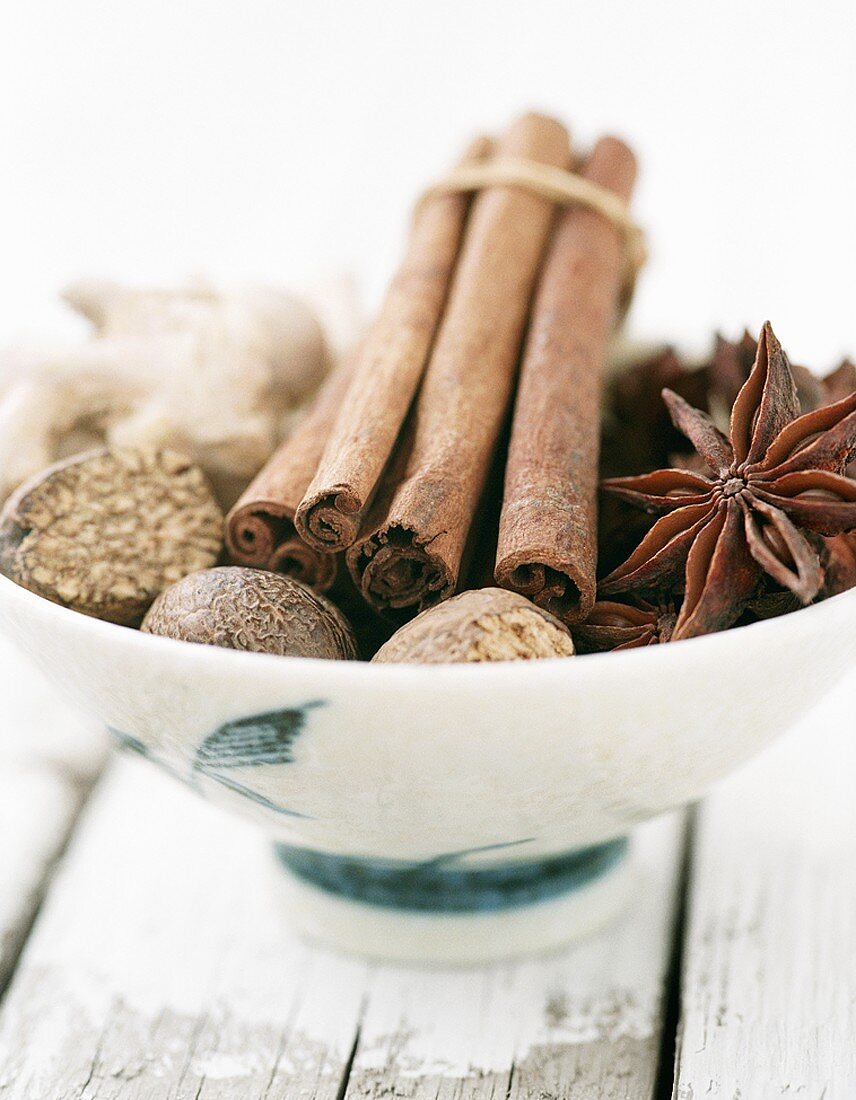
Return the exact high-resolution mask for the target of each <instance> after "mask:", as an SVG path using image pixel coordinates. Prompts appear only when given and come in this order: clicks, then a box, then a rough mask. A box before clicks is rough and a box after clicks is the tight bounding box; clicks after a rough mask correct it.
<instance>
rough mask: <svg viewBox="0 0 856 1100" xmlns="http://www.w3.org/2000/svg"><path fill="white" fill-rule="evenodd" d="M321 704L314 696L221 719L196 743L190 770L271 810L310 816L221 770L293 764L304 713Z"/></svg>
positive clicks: (297, 815)
mask: <svg viewBox="0 0 856 1100" xmlns="http://www.w3.org/2000/svg"><path fill="white" fill-rule="evenodd" d="M324 705H325V703H324V701H323V700H320V699H314V700H312V701H311V702H309V703H304V704H303V706H300V707H287V708H285V709H283V710H269V711H264V712H263V713H261V714H251V715H248V716H247V717H246V718H236V719H234V720H233V721H231V722H224V723H223V725H222V726H218V727H217V729H216V730H214V732H213V733H211V734H209V735H208V737H206V738H205V740H204V741H203V742H202V744H201V745H200V746H199V749H198V750H197V752H196V757H195V759H194V761H193V774H194V775H196V774H199V775H204V776H207V777H208V778H209V779H213V780H214V782H215V783H219V784H221V785H222V786H223V787H227V788H228V789H229V790H230V791H234V792H235V793H236V794H240V795H242V796H243V797H244V798H248V799H250V801H252V802H255V804H256V805H257V806H262V807H264V809H266V810H271V811H272V812H273V813H276V814H284V815H285V816H287V817H300V818H306V819H308V820H311V818H310V817H309V815H308V814H302V813H298V812H297V810H289V809H288V808H287V807H285V806H280V805H279V804H278V803H276V802H274V801H272V800H271V799H270V798H267V797H266V796H265V795H263V794H261V793H260V792H259V791H256V790H253V789H252V788H251V787H248V786H246V785H245V784H244V783H241V782H240V781H239V780H237V779H235V778H234V776H231V775H228V774H224V772H228V771H229V769H231V768H256V767H261V766H263V765H265V764H267V765H276V764H293V763H294V755H293V749H294V742H295V741H296V740H297V738H298V736H299V735H300V733H301V732H302V731H303V728H304V726H305V725H306V716H307V713H308V712H309V711H310V710H313V709H314V708H315V707H323V706H324Z"/></svg>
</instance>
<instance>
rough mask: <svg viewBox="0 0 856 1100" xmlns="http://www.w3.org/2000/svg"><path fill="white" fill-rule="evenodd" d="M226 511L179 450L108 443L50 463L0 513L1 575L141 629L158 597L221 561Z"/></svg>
mask: <svg viewBox="0 0 856 1100" xmlns="http://www.w3.org/2000/svg"><path fill="white" fill-rule="evenodd" d="M222 547H223V514H222V512H221V510H220V508H219V506H218V504H217V502H216V501H215V500H214V496H213V494H212V492H211V489H210V488H209V486H208V483H207V481H206V480H205V475H204V474H203V473H202V471H201V470H200V469H199V467H198V466H194V465H193V463H191V462H190V461H189V459H186V458H184V457H183V456H182V455H179V454H176V453H175V452H173V451H144V450H136V449H125V448H103V449H100V450H97V451H89V452H87V453H85V454H81V455H76V456H75V457H73V458H69V459H66V460H64V461H62V462H58V463H56V465H54V466H50V467H49V468H48V469H47V470H44V471H42V473H40V474H37V475H36V476H35V477H33V478H31V479H30V480H29V481H27V482H25V483H24V484H23V485H21V486H20V488H18V489H17V490H16V491H15V492H14V493H13V494H12V496H11V497H10V498H9V499H8V500H7V501H6V504H5V506H4V508H3V511H2V513H0V572H3V573H4V574H5V575H6V576H7V577H9V578H10V579H11V580H13V581H16V582H17V583H18V584H20V585H23V587H24V588H29V589H30V590H31V591H32V592H36V593H38V595H40V596H44V597H45V598H46V599H48V600H52V601H53V602H54V603H59V604H64V605H65V606H66V607H70V608H73V609H74V610H75V611H81V612H83V613H84V614H85V615H92V616H93V617H95V618H97V619H107V620H109V621H110V622H114V623H120V624H122V625H124V626H138V625H139V623H140V620H141V619H142V617H143V615H144V614H145V612H146V609H147V608H148V607H149V606H150V604H151V602H152V600H153V599H154V598H155V596H157V594H158V593H159V592H161V591H162V590H163V589H164V588H166V586H167V585H169V584H172V583H173V582H174V581H177V580H179V579H180V578H181V577H183V576H185V574H187V573H192V572H193V571H194V570H197V569H204V568H206V567H207V566H209V565H214V563H215V562H216V561H217V559H218V557H219V556H220V553H221V551H222Z"/></svg>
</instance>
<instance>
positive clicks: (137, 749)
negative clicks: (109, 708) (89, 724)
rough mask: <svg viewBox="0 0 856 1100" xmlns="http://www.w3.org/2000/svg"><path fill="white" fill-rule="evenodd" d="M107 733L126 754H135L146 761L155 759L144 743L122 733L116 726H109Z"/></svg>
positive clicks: (128, 734)
mask: <svg viewBox="0 0 856 1100" xmlns="http://www.w3.org/2000/svg"><path fill="white" fill-rule="evenodd" d="M107 732H108V733H109V734H110V735H111V736H112V737H114V738H115V739H116V740H117V741H118V742H119V748H120V749H124V750H125V752H132V753H135V754H136V755H137V756H142V757H144V758H145V759H146V760H151V759H153V757H152V754H151V753H150V752H149V750H148V748H147V747H146V746H145V745H144V744H143V742H142V741H140V740H138V739H137V738H136V737H132V736H131V735H130V733H122V731H121V730H117V729H116V728H115V726H108V727H107Z"/></svg>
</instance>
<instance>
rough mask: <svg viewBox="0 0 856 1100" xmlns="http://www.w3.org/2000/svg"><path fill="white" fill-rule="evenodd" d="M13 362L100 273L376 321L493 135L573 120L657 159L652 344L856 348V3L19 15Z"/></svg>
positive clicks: (820, 359) (315, 3) (589, 134)
mask: <svg viewBox="0 0 856 1100" xmlns="http://www.w3.org/2000/svg"><path fill="white" fill-rule="evenodd" d="M0 13H2V14H0V157H1V158H2V168H0V344H2V343H7V342H8V341H9V340H10V339H12V338H13V337H15V336H16V334H18V333H21V332H27V333H29V334H31V335H32V334H36V335H38V334H39V333H40V332H43V331H46V330H51V331H53V330H55V329H57V328H59V327H61V326H63V325H65V326H68V325H69V322H68V320H67V319H65V318H64V315H63V312H62V310H61V309H60V307H59V306H58V305H57V303H56V292H57V290H58V288H59V287H60V286H61V285H62V284H63V283H64V282H66V281H67V280H69V279H71V278H73V277H76V276H79V275H103V276H115V277H119V278H121V279H124V280H129V281H137V282H143V283H152V282H165V281H173V280H177V279H180V278H182V277H184V276H186V275H188V274H191V275H192V274H203V275H204V274H207V275H212V276H214V277H216V278H218V279H221V280H224V281H234V280H241V279H245V278H257V279H259V278H260V279H265V280H271V281H274V282H277V283H286V284H292V285H297V286H299V285H300V284H302V283H305V282H307V281H308V280H311V279H313V278H315V277H316V276H318V275H319V274H324V273H325V272H329V271H331V270H335V269H341V268H342V267H345V268H352V269H354V270H355V271H356V272H357V273H358V274H359V275H360V277H361V279H362V281H363V285H364V287H365V288H366V293H367V297H368V299H369V300H371V299H372V298H373V297H374V296H376V295H377V293H378V292H379V289H380V288H381V287H382V285H383V281H384V279H385V277H386V276H387V275H388V273H389V271H390V268H391V265H392V263H393V261H394V259H395V256H396V253H397V250H398V247H399V244H400V241H401V235H402V232H403V230H404V227H405V225H406V218H407V211H408V208H409V205H410V203H411V201H412V200H413V198H414V197H415V195H416V194H417V192H418V191H419V189H420V187H421V186H423V185H424V184H425V183H426V182H427V181H428V180H429V179H430V178H431V177H432V176H434V175H436V174H438V173H439V172H440V171H442V169H443V168H444V167H445V166H446V165H448V164H449V162H450V161H451V159H452V158H453V157H454V156H455V154H456V152H457V151H458V150H459V149H460V147H461V146H462V144H463V143H464V142H465V140H466V139H467V138H468V137H469V136H470V135H471V134H472V133H474V132H475V131H477V130H482V129H485V128H498V127H501V126H502V125H504V124H505V123H506V122H507V121H508V120H509V118H510V117H511V116H513V115H514V114H515V113H516V112H519V111H521V110H523V109H525V108H529V107H537V108H541V109H546V110H548V111H553V112H556V113H557V114H559V115H560V116H561V117H562V118H563V119H565V120H566V121H567V122H568V123H569V124H570V126H571V127H572V130H573V134H574V137H575V138H576V139H577V141H578V143H579V144H580V145H582V144H584V143H586V142H589V141H590V140H591V139H592V138H593V137H594V136H596V135H597V134H598V133H601V132H603V131H605V130H614V131H617V132H619V133H620V134H622V135H623V136H625V137H626V138H627V139H628V140H629V141H631V142H632V144H633V145H634V147H635V148H636V150H637V151H638V153H639V156H640V160H641V163H642V172H641V181H640V187H639V191H638V201H637V212H638V216H639V218H640V220H641V221H642V223H643V224H644V225H645V227H646V228H647V229H648V231H649V234H650V242H651V251H652V260H651V263H650V267H649V270H648V272H647V274H646V276H645V278H644V280H643V282H642V285H641V288H640V293H639V296H638V300H637V305H636V308H635V311H634V314H633V318H632V326H633V328H634V329H635V330H636V332H638V333H640V334H643V335H646V336H656V337H660V336H667V337H670V338H673V339H679V340H682V341H688V342H690V343H691V344H693V345H697V346H703V345H704V343H705V342H706V340H707V339H708V336H709V334H710V332H711V331H712V330H713V329H714V328H720V329H722V330H723V331H725V332H727V333H736V332H737V331H738V330H739V329H740V328H741V327H742V326H743V325H744V324H749V325H751V326H753V327H757V326H758V325H759V323H760V322H761V321H762V320H763V319H764V318H765V317H770V318H771V319H772V321H773V324H774V326H775V328H776V329H777V331H778V333H779V335H780V337H781V339H782V340H783V342H784V344H785V346H786V348H787V349H788V350H789V351H790V352H791V354H792V357H793V358H794V359H796V360H800V361H804V362H806V363H808V364H809V365H811V366H813V367H815V368H816V369H818V370H821V371H825V370H827V369H829V368H830V367H831V366H832V365H833V363H834V361H835V360H836V359H837V358H838V357H839V356H840V355H841V353H843V352H845V351H848V350H850V351H854V352H856V259H854V258H856V212H854V203H856V126H854V104H856V75H854V69H856V3H854V2H853V0H823V2H814V3H799V4H788V3H786V2H784V0H778V2H775V3H766V2H764V3H759V2H753V0H742V2H736V0H720V2H718V3H706V4H703V5H702V4H697V3H693V2H690V0H670V2H663V0H660V2H652V0H626V2H615V0H612V2H610V0H585V2H576V0H571V2H569V0H564V2H559V0H490V2H467V0H425V2H422V3H416V2H412V0H358V2H356V0H351V2H348V0H339V2H332V0H302V2H299V3H298V2H291V0H270V2H267V0H243V2H240V3H239V2H235V3H224V2H218V0H205V2H184V0H145V2H141V3H134V4H130V3H125V2H121V0H118V2H117V0H112V2H99V3H95V2H93V0H59V2H56V3H46V2H39V0H17V2H14V3H13V2H12V0H0Z"/></svg>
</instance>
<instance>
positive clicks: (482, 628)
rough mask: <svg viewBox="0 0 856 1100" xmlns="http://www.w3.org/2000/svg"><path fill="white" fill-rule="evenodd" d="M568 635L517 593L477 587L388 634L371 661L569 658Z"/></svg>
mask: <svg viewBox="0 0 856 1100" xmlns="http://www.w3.org/2000/svg"><path fill="white" fill-rule="evenodd" d="M573 653H574V645H573V641H572V640H571V636H570V633H569V631H568V629H567V627H566V626H564V625H563V624H562V623H561V622H559V620H558V619H557V618H555V617H554V616H553V615H551V614H550V613H549V612H547V611H544V610H543V609H542V608H540V607H536V606H535V604H533V603H530V601H529V600H527V599H525V598H524V597H523V596H519V595H518V594H517V593H516V592H508V591H505V590H504V589H501V588H480V589H478V590H475V591H471V592H462V593H461V594H460V595H459V596H455V597H453V598H452V599H450V600H446V601H445V602H444V603H441V604H438V605H437V606H436V607H431V608H429V609H428V610H427V611H423V612H422V613H421V614H420V615H417V616H416V618H415V619H412V620H411V621H410V622H409V623H407V624H406V625H405V626H403V627H402V628H401V629H400V630H399V631H398V632H397V633H395V634H393V636H392V637H391V638H390V640H389V641H388V642H387V643H386V645H384V646H381V648H380V649H379V650H378V652H377V653H376V654H375V656H374V658H373V660H374V661H378V662H387V661H388V662H395V661H398V662H408V663H413V664H446V663H449V662H459V661H460V662H466V661H521V660H529V661H531V660H536V659H538V658H541V657H571V656H573Z"/></svg>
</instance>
